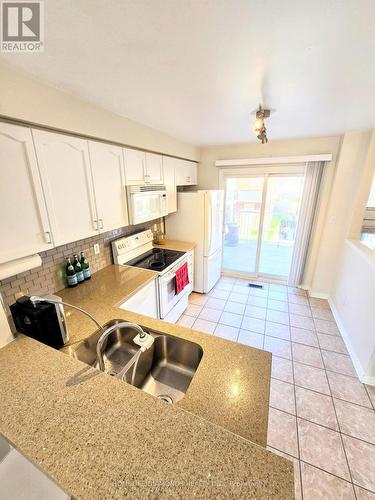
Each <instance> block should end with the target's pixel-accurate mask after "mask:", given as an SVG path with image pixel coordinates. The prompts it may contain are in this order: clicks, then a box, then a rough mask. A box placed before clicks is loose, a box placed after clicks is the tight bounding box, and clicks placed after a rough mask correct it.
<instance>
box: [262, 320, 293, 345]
mask: <svg viewBox="0 0 375 500" xmlns="http://www.w3.org/2000/svg"><path fill="white" fill-rule="evenodd" d="M265 332H266V335H268V336H269V337H276V338H278V339H284V340H290V328H289V326H288V325H282V324H281V323H271V322H270V321H266V331H265Z"/></svg>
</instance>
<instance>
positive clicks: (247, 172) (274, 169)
mask: <svg viewBox="0 0 375 500" xmlns="http://www.w3.org/2000/svg"><path fill="white" fill-rule="evenodd" d="M305 171H306V164H304V163H303V164H293V165H288V164H284V165H262V166H259V165H254V166H251V167H240V168H233V167H232V168H231V167H229V168H220V169H219V189H223V190H224V216H223V227H222V241H223V244H222V246H223V252H222V261H221V262H222V266H221V272H222V274H223V275H224V276H234V277H238V278H243V279H260V280H261V279H267V280H268V281H272V282H274V283H286V282H287V281H288V276H287V277H285V278H284V277H282V276H275V275H272V274H267V273H260V272H259V259H260V252H261V247H262V239H263V238H262V236H263V226H264V213H265V209H266V206H265V205H266V203H265V202H266V196H267V187H268V179H269V177H276V176H277V177H283V176H285V177H291V176H295V177H299V176H301V177H304V175H305ZM234 177H238V178H241V177H264V183H263V192H262V206H261V211H260V214H259V217H260V222H259V231H258V241H257V250H256V257H255V272H254V273H247V272H245V271H231V270H230V269H225V268H224V267H223V260H224V235H225V205H226V197H227V183H226V180H227V179H228V178H234Z"/></svg>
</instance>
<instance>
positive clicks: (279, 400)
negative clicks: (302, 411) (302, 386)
mask: <svg viewBox="0 0 375 500" xmlns="http://www.w3.org/2000/svg"><path fill="white" fill-rule="evenodd" d="M270 406H272V407H273V408H277V409H278V410H283V411H286V412H287V413H292V414H293V415H295V414H296V405H295V400H294V385H292V384H287V383H286V382H282V381H281V380H278V379H275V378H273V379H271V392H270Z"/></svg>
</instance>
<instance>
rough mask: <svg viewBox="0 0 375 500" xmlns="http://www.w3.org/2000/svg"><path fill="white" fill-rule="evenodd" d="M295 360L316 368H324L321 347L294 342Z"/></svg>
mask: <svg viewBox="0 0 375 500" xmlns="http://www.w3.org/2000/svg"><path fill="white" fill-rule="evenodd" d="M292 353H293V361H297V362H298V363H304V364H305V365H310V366H315V368H324V365H323V360H322V356H321V354H320V349H317V348H316V347H311V346H308V345H303V344H295V343H294V342H292Z"/></svg>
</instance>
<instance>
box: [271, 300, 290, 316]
mask: <svg viewBox="0 0 375 500" xmlns="http://www.w3.org/2000/svg"><path fill="white" fill-rule="evenodd" d="M267 307H268V309H272V310H274V311H281V312H286V313H287V312H289V307H288V302H281V301H280V300H274V299H268V304H267Z"/></svg>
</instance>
